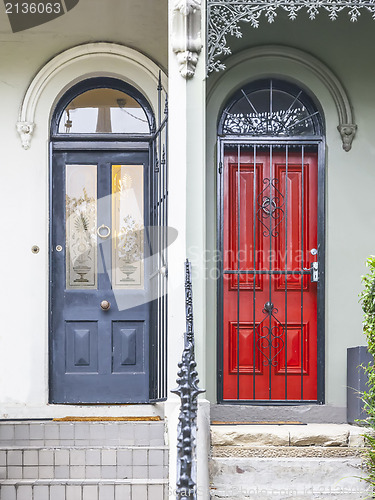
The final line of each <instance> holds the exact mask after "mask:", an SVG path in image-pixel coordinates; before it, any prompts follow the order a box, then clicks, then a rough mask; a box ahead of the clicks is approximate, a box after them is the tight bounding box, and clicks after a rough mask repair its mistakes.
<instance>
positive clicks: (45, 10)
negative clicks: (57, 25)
mask: <svg viewBox="0 0 375 500" xmlns="http://www.w3.org/2000/svg"><path fill="white" fill-rule="evenodd" d="M5 11H6V13H7V14H60V13H61V3H57V2H56V3H41V2H40V3H36V2H35V3H34V2H32V3H26V2H20V3H18V2H17V3H11V2H8V3H6V4H5Z"/></svg>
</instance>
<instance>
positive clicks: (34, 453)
mask: <svg viewBox="0 0 375 500" xmlns="http://www.w3.org/2000/svg"><path fill="white" fill-rule="evenodd" d="M23 465H34V466H35V465H38V450H24V452H23Z"/></svg>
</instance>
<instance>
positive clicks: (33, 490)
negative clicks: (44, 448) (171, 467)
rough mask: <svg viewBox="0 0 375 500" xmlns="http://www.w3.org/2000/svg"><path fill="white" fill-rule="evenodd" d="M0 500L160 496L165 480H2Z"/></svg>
mask: <svg viewBox="0 0 375 500" xmlns="http://www.w3.org/2000/svg"><path fill="white" fill-rule="evenodd" d="M0 498H1V500H31V499H32V500H163V499H165V498H168V487H167V481H156V480H151V479H149V480H140V479H139V480H136V479H133V480H116V481H113V480H88V479H86V480H66V481H62V480H38V481H27V480H19V481H3V482H2V483H1V485H0Z"/></svg>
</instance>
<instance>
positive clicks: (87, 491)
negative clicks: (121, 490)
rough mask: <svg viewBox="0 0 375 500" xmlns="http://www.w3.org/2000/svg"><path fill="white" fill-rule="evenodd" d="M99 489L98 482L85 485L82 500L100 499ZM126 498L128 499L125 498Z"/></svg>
mask: <svg viewBox="0 0 375 500" xmlns="http://www.w3.org/2000/svg"><path fill="white" fill-rule="evenodd" d="M98 489H99V487H98V486H97V485H96V484H87V485H84V486H83V499H82V500H98V495H99V492H98ZM64 500H65V499H64ZM124 500H126V499H125V498H124Z"/></svg>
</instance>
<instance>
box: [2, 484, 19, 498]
mask: <svg viewBox="0 0 375 500" xmlns="http://www.w3.org/2000/svg"><path fill="white" fill-rule="evenodd" d="M0 498H1V500H16V488H15V486H3V485H2V486H0Z"/></svg>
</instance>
